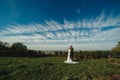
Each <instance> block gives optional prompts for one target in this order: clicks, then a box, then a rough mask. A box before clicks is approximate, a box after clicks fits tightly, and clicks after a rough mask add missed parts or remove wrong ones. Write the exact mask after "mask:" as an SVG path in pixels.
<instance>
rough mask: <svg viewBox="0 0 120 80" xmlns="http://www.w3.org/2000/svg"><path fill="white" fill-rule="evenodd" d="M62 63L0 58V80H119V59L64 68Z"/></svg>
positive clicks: (49, 59)
mask: <svg viewBox="0 0 120 80" xmlns="http://www.w3.org/2000/svg"><path fill="white" fill-rule="evenodd" d="M65 60H66V58H65V57H43V58H29V57H26V58H19V57H0V80H112V79H113V80H114V79H115V80H120V63H119V62H120V59H95V60H81V61H80V62H79V63H78V64H65V63H64V61H65ZM116 63H117V64H116Z"/></svg>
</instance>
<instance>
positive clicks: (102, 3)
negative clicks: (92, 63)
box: [0, 0, 120, 50]
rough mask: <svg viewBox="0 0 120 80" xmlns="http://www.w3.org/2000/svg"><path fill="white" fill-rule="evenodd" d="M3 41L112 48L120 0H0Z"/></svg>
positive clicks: (119, 27) (117, 37) (118, 30)
mask: <svg viewBox="0 0 120 80" xmlns="http://www.w3.org/2000/svg"><path fill="white" fill-rule="evenodd" d="M0 40H1V41H4V42H9V43H11V44H12V43H14V42H22V43H24V44H25V45H27V47H28V48H30V49H35V50H66V49H67V48H68V47H69V46H70V45H73V47H74V48H75V50H110V49H111V48H113V47H114V46H115V45H116V43H117V42H118V41H120V0H0Z"/></svg>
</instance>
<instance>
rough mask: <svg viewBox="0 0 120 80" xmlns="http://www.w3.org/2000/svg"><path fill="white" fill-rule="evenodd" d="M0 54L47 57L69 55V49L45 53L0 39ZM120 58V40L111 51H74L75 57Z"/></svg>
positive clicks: (77, 58)
mask: <svg viewBox="0 0 120 80" xmlns="http://www.w3.org/2000/svg"><path fill="white" fill-rule="evenodd" d="M0 56H12V57H46V56H62V57H66V56H67V51H54V52H52V53H47V54H45V52H44V51H35V50H30V49H28V48H27V46H25V45H24V44H23V43H20V42H16V43H13V44H12V45H11V46H9V43H7V42H2V41H0ZM110 57H111V58H120V42H118V44H117V45H116V47H114V48H112V50H109V51H101V50H97V51H74V59H76V60H80V59H100V58H110Z"/></svg>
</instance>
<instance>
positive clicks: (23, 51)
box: [0, 41, 45, 57]
mask: <svg viewBox="0 0 120 80" xmlns="http://www.w3.org/2000/svg"><path fill="white" fill-rule="evenodd" d="M0 56H1V57H2V56H10V57H42V56H45V55H44V52H41V51H35V50H30V49H28V48H27V46H25V45H24V44H23V43H20V42H16V43H13V44H12V45H11V46H9V43H7V42H2V41H0Z"/></svg>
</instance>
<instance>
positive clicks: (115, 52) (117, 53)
mask: <svg viewBox="0 0 120 80" xmlns="http://www.w3.org/2000/svg"><path fill="white" fill-rule="evenodd" d="M111 55H112V56H113V57H120V42H118V44H117V45H116V47H114V48H113V49H112V52H111Z"/></svg>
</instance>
